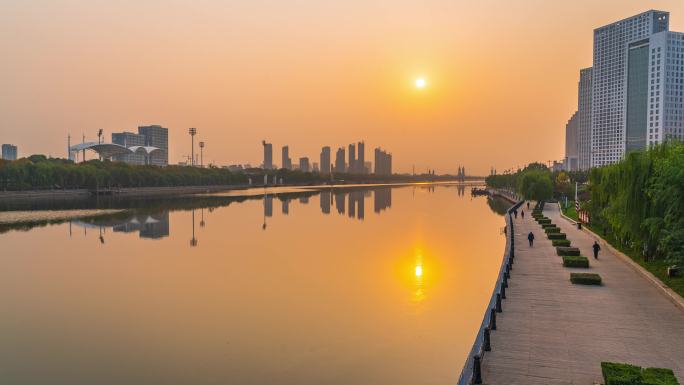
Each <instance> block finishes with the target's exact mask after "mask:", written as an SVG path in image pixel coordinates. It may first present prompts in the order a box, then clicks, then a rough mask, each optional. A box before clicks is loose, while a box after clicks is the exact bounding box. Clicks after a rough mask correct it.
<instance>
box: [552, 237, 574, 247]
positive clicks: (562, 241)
mask: <svg viewBox="0 0 684 385" xmlns="http://www.w3.org/2000/svg"><path fill="white" fill-rule="evenodd" d="M551 244H552V245H553V246H554V247H557V246H563V247H570V240H569V239H552V240H551Z"/></svg>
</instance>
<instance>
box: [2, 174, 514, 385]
mask: <svg viewBox="0 0 684 385" xmlns="http://www.w3.org/2000/svg"><path fill="white" fill-rule="evenodd" d="M266 193H267V194H266V195H264V190H263V189H257V190H247V191H242V192H239V193H225V194H212V195H207V196H201V197H200V196H198V197H183V198H169V199H163V200H155V199H140V200H128V201H118V200H103V201H98V202H88V203H87V206H88V207H75V206H78V204H73V203H70V204H68V205H66V206H67V207H66V208H68V209H74V208H89V209H92V208H94V207H95V208H106V209H113V208H115V209H117V212H116V213H115V214H111V213H109V214H107V215H102V216H99V217H94V218H80V219H73V220H60V221H53V222H51V223H48V222H39V223H35V224H28V225H27V224H24V225H21V226H5V227H4V228H3V229H2V232H1V233H0V250H1V252H0V256H1V257H0V258H1V259H2V269H0V307H1V308H2V317H1V318H0V338H1V339H2V343H0V383H2V384H32V385H41V384H46V385H47V384H50V385H57V384H65V385H67V384H68V385H78V384H99V385H102V384H112V385H121V384H145V385H151V384H155V385H156V384H164V385H166V384H174V385H175V384H178V385H181V384H182V385H187V384H240V385H249V384H254V385H257V384H259V385H261V384H292V385H295V384H297V385H302V384H339V385H350V384H355V385H361V384H393V385H397V384H455V383H456V381H457V379H458V376H459V374H460V371H461V367H462V365H463V362H464V360H465V358H466V354H467V353H468V352H469V350H470V348H471V346H472V343H473V339H474V336H475V333H476V332H477V328H478V327H479V325H480V322H481V320H482V316H483V314H484V311H485V307H486V305H487V302H488V300H489V297H490V295H491V293H492V288H493V285H494V280H495V278H496V275H497V273H498V268H499V266H500V264H501V259H502V256H503V252H504V244H505V237H504V235H503V232H502V230H503V226H504V219H503V218H502V216H501V215H502V210H504V209H505V208H506V207H507V206H508V204H507V203H505V202H501V201H495V200H492V199H489V198H486V197H478V198H472V197H471V195H470V190H469V187H466V188H464V187H462V186H461V187H458V186H456V185H430V184H427V185H425V184H420V185H414V186H403V187H394V188H392V187H386V186H385V187H383V186H370V187H360V188H353V187H349V188H335V189H329V188H324V189H316V188H305V189H302V188H287V189H270V190H267V191H266ZM51 208H55V209H56V208H59V207H51ZM119 209H123V211H118V210H119Z"/></svg>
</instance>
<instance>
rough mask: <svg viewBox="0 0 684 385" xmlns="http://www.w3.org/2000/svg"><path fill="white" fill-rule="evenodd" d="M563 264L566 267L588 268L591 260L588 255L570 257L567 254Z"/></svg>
mask: <svg viewBox="0 0 684 385" xmlns="http://www.w3.org/2000/svg"><path fill="white" fill-rule="evenodd" d="M563 266H565V267H582V268H588V267H589V260H588V259H587V257H582V256H580V257H570V256H565V257H563Z"/></svg>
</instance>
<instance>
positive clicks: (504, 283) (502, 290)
mask: <svg viewBox="0 0 684 385" xmlns="http://www.w3.org/2000/svg"><path fill="white" fill-rule="evenodd" d="M505 279H506V278H504V280H505ZM501 299H506V282H504V281H501Z"/></svg>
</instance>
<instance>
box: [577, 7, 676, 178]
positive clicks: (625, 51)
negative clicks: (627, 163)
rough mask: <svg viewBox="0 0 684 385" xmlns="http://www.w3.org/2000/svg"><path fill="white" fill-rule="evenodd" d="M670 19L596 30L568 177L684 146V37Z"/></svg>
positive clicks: (656, 14) (648, 16)
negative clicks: (672, 143) (676, 143)
mask: <svg viewBox="0 0 684 385" xmlns="http://www.w3.org/2000/svg"><path fill="white" fill-rule="evenodd" d="M669 19H670V15H669V13H667V12H662V11H654V10H651V11H648V12H644V13H641V14H639V15H636V16H632V17H629V18H627V19H624V20H620V21H617V22H614V23H612V24H608V25H606V26H603V27H600V28H597V29H595V30H594V46H593V48H594V49H593V51H594V52H593V66H592V67H591V68H586V69H582V70H580V80H579V87H578V103H577V112H575V113H573V115H572V118H571V119H570V120H569V121H568V124H567V125H566V155H565V160H566V162H565V165H564V166H565V168H566V169H568V170H572V171H574V170H578V169H579V170H585V169H588V168H590V167H598V166H603V165H607V164H611V163H615V162H617V161H619V160H621V159H622V158H623V157H624V156H625V154H626V153H628V152H630V151H638V150H644V149H646V148H648V147H649V146H652V145H654V144H658V143H662V142H663V141H665V140H668V139H684V33H681V32H670V31H669Z"/></svg>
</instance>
